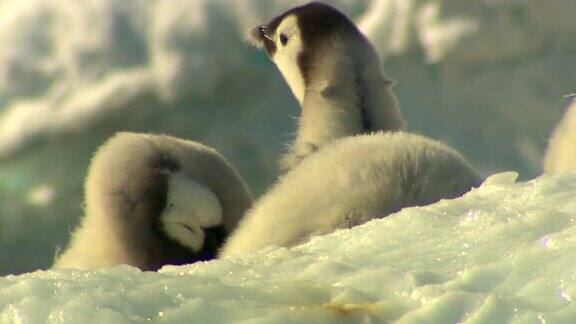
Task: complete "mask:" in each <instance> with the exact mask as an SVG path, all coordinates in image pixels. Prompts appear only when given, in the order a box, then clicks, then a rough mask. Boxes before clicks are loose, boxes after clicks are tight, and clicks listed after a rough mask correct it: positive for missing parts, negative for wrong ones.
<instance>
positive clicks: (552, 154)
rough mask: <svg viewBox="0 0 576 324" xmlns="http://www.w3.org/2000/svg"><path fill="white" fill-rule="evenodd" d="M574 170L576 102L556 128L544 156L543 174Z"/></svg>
mask: <svg viewBox="0 0 576 324" xmlns="http://www.w3.org/2000/svg"><path fill="white" fill-rule="evenodd" d="M574 170H576V101H575V102H574V103H573V104H572V106H570V107H569V108H568V111H567V112H566V114H565V115H564V117H563V118H562V120H561V121H560V123H558V126H556V129H555V130H554V132H553V133H552V136H551V137H550V143H549V144H548V149H547V150H546V154H545V155H544V173H558V172H564V171H574Z"/></svg>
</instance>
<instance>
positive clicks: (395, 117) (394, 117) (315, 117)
mask: <svg viewBox="0 0 576 324" xmlns="http://www.w3.org/2000/svg"><path fill="white" fill-rule="evenodd" d="M248 40H249V41H251V43H253V44H254V45H256V46H257V47H260V48H264V49H265V50H266V52H267V53H268V56H269V57H270V58H271V59H272V61H274V63H275V64H276V66H277V67H278V69H279V70H280V72H281V73H282V75H283V76H284V79H285V80H286V82H287V83H288V85H289V87H290V89H291V90H292V92H293V93H294V96H295V97H296V98H297V99H298V101H299V102H300V104H301V112H300V113H301V115H300V119H299V124H298V131H297V134H298V135H297V136H296V139H295V141H294V143H293V145H292V147H291V148H290V150H289V152H288V154H287V155H286V156H285V157H284V159H283V167H284V168H285V169H290V168H292V167H293V166H294V165H296V164H297V163H298V162H299V161H300V160H301V159H302V158H304V157H305V156H307V155H308V154H310V153H312V152H314V151H316V150H317V149H318V148H319V147H321V146H322V145H324V144H327V143H330V142H332V141H333V140H335V139H337V138H341V137H345V136H352V135H358V134H364V133H370V132H374V131H381V130H387V131H398V130H402V129H404V128H405V122H404V120H403V119H402V116H401V114H400V110H399V108H398V102H397V100H396V97H395V95H394V93H393V92H392V89H391V87H392V82H391V81H389V80H387V79H386V78H385V77H384V71H383V68H382V64H381V63H380V59H379V58H378V54H377V53H376V51H375V50H374V48H373V47H372V44H370V42H369V41H368V40H367V39H366V37H365V36H364V35H363V34H362V33H361V32H360V31H359V30H358V28H357V27H356V26H355V25H354V23H353V22H352V21H350V19H348V18H347V17H346V16H345V15H344V14H343V13H341V12H340V11H338V10H336V9H335V8H333V7H331V6H329V5H326V4H323V3H317V2H313V3H309V4H307V5H304V6H301V7H296V8H294V9H291V10H289V11H287V12H285V13H283V14H282V15H280V16H278V17H276V18H274V19H272V20H271V21H270V22H269V23H268V24H266V25H261V26H258V27H257V28H255V29H253V30H252V31H250V32H249V34H248Z"/></svg>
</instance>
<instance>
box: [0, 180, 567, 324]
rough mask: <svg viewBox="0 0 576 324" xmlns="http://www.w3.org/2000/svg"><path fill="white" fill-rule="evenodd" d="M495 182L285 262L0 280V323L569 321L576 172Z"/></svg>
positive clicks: (281, 252)
mask: <svg viewBox="0 0 576 324" xmlns="http://www.w3.org/2000/svg"><path fill="white" fill-rule="evenodd" d="M516 176H517V174H515V173H504V174H498V175H495V176H492V177H491V178H489V179H488V180H487V181H486V183H485V184H484V185H482V186H481V187H480V188H478V189H475V190H473V191H471V192H469V193H468V194H466V195H465V196H464V197H461V198H458V199H454V200H444V201H441V202H438V203H436V204H434V205H430V206H426V207H416V208H407V209H404V210H402V211H400V212H398V213H396V214H394V215H391V216H389V217H387V218H385V219H382V220H374V221H371V222H369V223H366V224H364V225H362V226H358V227H355V228H352V229H348V230H341V231H338V232H335V233H333V234H331V235H327V236H323V237H317V238H314V239H313V240H312V241H310V242H309V243H307V244H304V245H301V246H298V247H295V248H293V249H285V248H277V247H270V248H267V249H265V250H263V251H261V252H258V253H254V254H250V255H245V256H241V257H234V258H228V259H223V260H215V261H211V262H205V263H196V264H193V265H188V266H181V267H174V266H170V267H164V268H163V269H161V270H160V272H159V273H155V272H144V273H142V272H140V271H139V270H137V269H135V268H132V267H128V266H119V267H115V268H111V269H103V270H100V271H95V272H82V271H64V270H61V271H38V272H35V273H30V274H24V275H20V276H7V277H3V278H0V321H1V322H16V323H38V322H44V321H50V322H53V323H104V322H105V323H135V322H142V321H145V320H151V321H153V322H166V323H188V322H189V321H190V320H192V321H194V320H196V321H199V320H201V322H203V323H213V322H236V323H238V322H243V321H250V322H251V323H285V322H289V321H298V322H315V323H344V322H350V321H365V322H367V321H369V320H372V321H373V322H384V321H397V322H398V323H422V322H429V323H456V322H466V323H503V322H511V323H527V322H530V323H532V322H542V323H543V322H544V321H546V322H551V323H559V322H570V321H572V320H573V319H574V318H576V305H575V304H574V302H573V298H575V297H576V281H575V280H574V279H575V277H574V276H575V274H576V264H575V263H574V259H575V258H576V223H575V222H574V220H575V218H576V201H575V200H574V199H573V198H574V197H575V196H576V173H564V174H560V175H555V176H542V177H540V178H538V179H535V180H533V181H529V182H519V183H515V182H514V180H515V178H516Z"/></svg>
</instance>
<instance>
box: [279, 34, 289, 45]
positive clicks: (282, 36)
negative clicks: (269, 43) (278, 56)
mask: <svg viewBox="0 0 576 324" xmlns="http://www.w3.org/2000/svg"><path fill="white" fill-rule="evenodd" d="M280 43H281V44H282V46H285V45H286V44H287V43H288V36H286V35H285V34H280Z"/></svg>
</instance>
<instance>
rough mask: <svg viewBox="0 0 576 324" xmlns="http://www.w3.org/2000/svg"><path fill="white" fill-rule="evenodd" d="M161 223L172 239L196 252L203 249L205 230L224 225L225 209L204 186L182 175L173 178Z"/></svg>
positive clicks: (170, 180) (170, 182) (171, 176)
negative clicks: (223, 211)
mask: <svg viewBox="0 0 576 324" xmlns="http://www.w3.org/2000/svg"><path fill="white" fill-rule="evenodd" d="M160 222H161V224H162V228H163V230H164V232H165V233H166V234H167V235H168V236H169V237H171V238H172V239H174V240H176V241H178V242H179V243H180V244H182V245H184V246H186V247H188V248H190V249H192V250H193V251H195V252H197V251H199V250H200V249H202V246H203V245H204V228H207V227H212V226H216V225H218V224H221V223H222V205H221V204H220V201H219V200H218V198H217V197H216V196H215V195H214V193H213V192H212V191H211V190H210V189H209V188H207V187H205V186H204V185H202V184H200V183H198V182H196V181H194V180H192V179H191V178H189V177H187V176H186V175H184V174H182V173H174V174H170V175H169V178H168V198H167V202H166V207H165V208H164V211H163V212H162V215H160Z"/></svg>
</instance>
